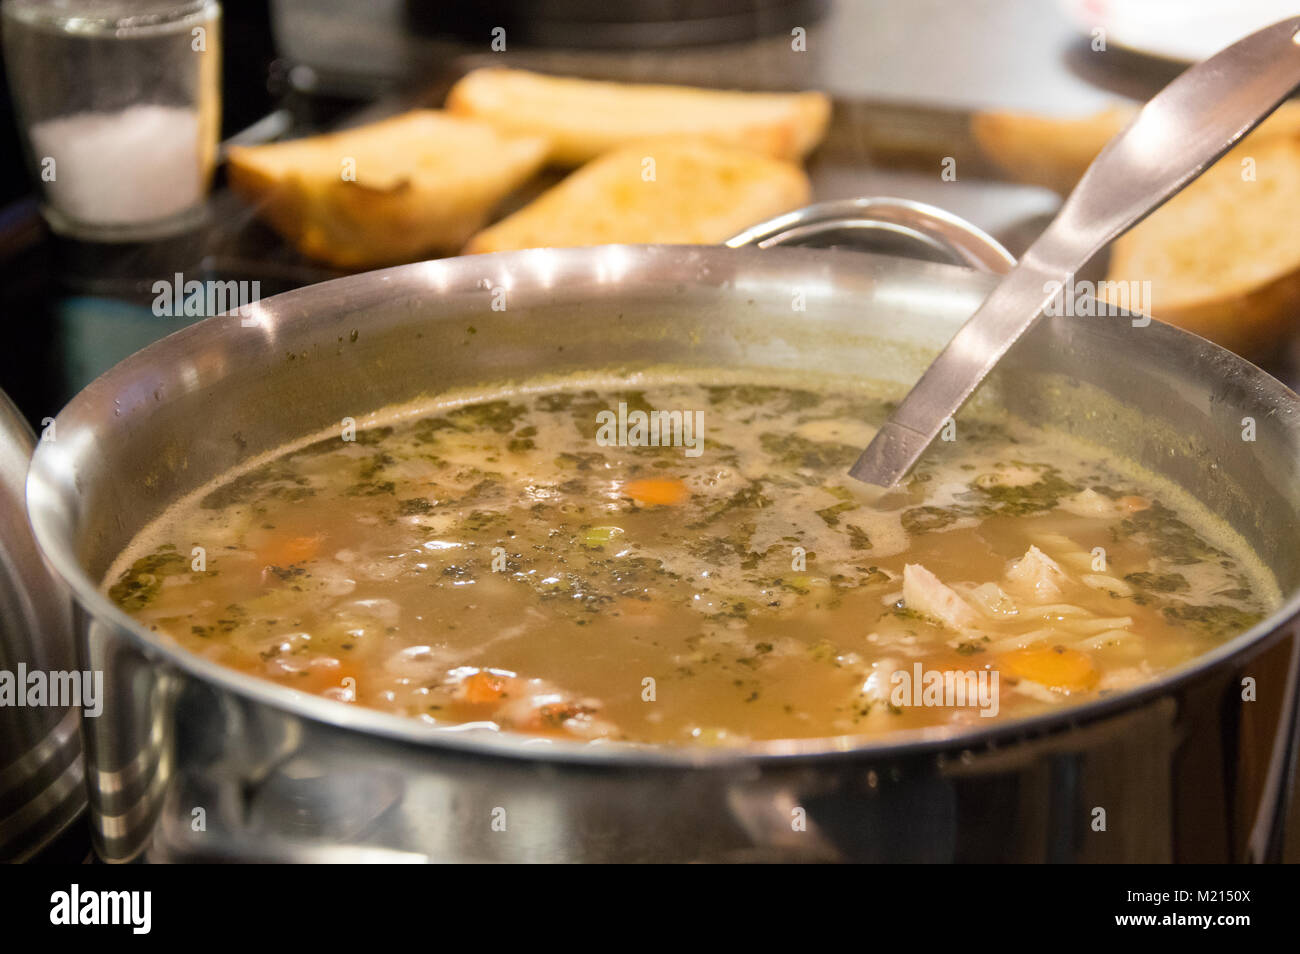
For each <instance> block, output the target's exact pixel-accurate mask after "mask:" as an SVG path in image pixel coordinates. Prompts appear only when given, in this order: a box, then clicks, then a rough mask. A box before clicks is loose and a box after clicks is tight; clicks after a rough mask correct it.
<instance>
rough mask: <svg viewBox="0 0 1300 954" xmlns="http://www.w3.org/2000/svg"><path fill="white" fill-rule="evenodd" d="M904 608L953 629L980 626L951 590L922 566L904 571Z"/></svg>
mask: <svg viewBox="0 0 1300 954" xmlns="http://www.w3.org/2000/svg"><path fill="white" fill-rule="evenodd" d="M903 604H904V605H905V606H906V607H907V608H908V609H910V610H915V611H916V612H918V613H923V614H925V615H926V616H931V617H933V618H934V619H937V620H938V621H939V622H941V623H943V624H944V625H945V626H949V627H951V628H953V629H963V628H966V627H970V626H975V625H976V624H978V623H979V621H980V618H979V615H978V614H977V613H976V612H975V610H973V609H971V607H970V604H968V603H967V602H966V601H965V600H963V599H962V598H961V597H960V596H958V595H957V594H956V592H955V591H953V590H952V589H951V588H949V587H947V586H945V585H944V584H943V583H942V582H940V580H939V578H938V577H937V576H935V575H934V574H933V573H931V572H930V571H929V570H927V569H926V568H925V567H923V566H921V564H919V563H908V564H907V565H906V566H904V567H903Z"/></svg>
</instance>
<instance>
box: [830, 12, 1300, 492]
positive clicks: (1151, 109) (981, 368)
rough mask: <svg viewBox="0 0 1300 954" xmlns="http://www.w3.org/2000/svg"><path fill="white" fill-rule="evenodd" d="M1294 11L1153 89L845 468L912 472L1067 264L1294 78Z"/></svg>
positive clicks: (878, 474)
mask: <svg viewBox="0 0 1300 954" xmlns="http://www.w3.org/2000/svg"><path fill="white" fill-rule="evenodd" d="M1297 31H1300V17H1292V18H1290V19H1288V20H1284V21H1282V22H1281V23H1275V24H1273V25H1272V26H1270V27H1265V28H1264V29H1262V30H1260V31H1258V32H1257V33H1252V34H1251V35H1250V36H1248V37H1246V38H1245V39H1243V40H1240V41H1238V42H1237V43H1234V44H1233V45H1232V46H1230V47H1228V48H1227V49H1225V50H1223V51H1221V52H1219V53H1217V54H1215V55H1214V56H1212V57H1210V58H1209V59H1208V60H1205V61H1204V62H1203V63H1199V64H1197V65H1196V66H1193V67H1191V68H1190V69H1188V70H1186V71H1185V72H1184V73H1183V74H1182V75H1181V76H1179V77H1178V78H1177V79H1176V80H1174V81H1173V82H1172V83H1170V84H1169V85H1168V86H1166V87H1165V88H1164V89H1163V90H1161V91H1160V92H1159V93H1157V94H1156V95H1155V96H1154V97H1153V98H1152V99H1151V101H1150V102H1148V103H1147V104H1146V106H1144V107H1143V108H1142V110H1141V112H1139V113H1138V115H1137V117H1136V118H1135V119H1134V120H1133V121H1132V122H1131V123H1130V124H1129V125H1128V126H1127V127H1126V128H1125V129H1124V131H1123V132H1121V133H1120V134H1119V135H1118V136H1116V137H1115V139H1113V140H1111V142H1110V143H1109V144H1108V145H1107V146H1106V148H1105V149H1103V150H1102V151H1101V153H1100V155H1098V156H1097V158H1096V159H1095V160H1094V161H1093V163H1092V165H1091V166H1089V167H1088V171H1087V172H1085V173H1084V175H1083V178H1082V179H1080V180H1079V184H1078V185H1077V186H1076V187H1075V189H1074V192H1072V193H1071V194H1070V197H1069V198H1068V199H1066V201H1065V205H1064V206H1063V207H1062V209H1061V212H1060V214H1059V215H1058V216H1057V217H1056V218H1055V219H1054V220H1053V221H1052V224H1051V225H1049V226H1048V228H1047V230H1046V231H1045V232H1044V233H1043V234H1042V235H1041V236H1039V238H1038V240H1037V241H1036V242H1034V244H1033V245H1031V246H1030V247H1029V249H1028V251H1026V252H1025V254H1024V255H1023V256H1022V257H1021V259H1020V262H1019V264H1017V265H1016V267H1015V268H1014V269H1012V270H1011V272H1010V273H1009V274H1008V275H1007V277H1006V278H1005V279H1003V281H1002V283H1001V284H1000V285H998V286H997V287H996V288H995V289H993V291H992V293H990V294H989V296H988V298H986V299H985V300H984V303H983V304H981V305H980V307H979V308H978V309H976V311H975V314H973V315H972V316H971V317H970V318H969V319H968V320H967V321H966V323H965V324H964V325H962V327H961V328H960V329H959V330H958V332H957V334H956V335H954V336H953V339H952V341H950V342H949V343H948V346H947V347H946V348H944V350H943V351H942V352H941V353H940V354H939V357H938V358H936V359H935V360H934V363H933V364H931V365H930V367H928V368H927V369H926V371H925V373H924V374H922V375H921V379H920V380H919V381H918V382H917V383H916V386H915V387H913V388H912V390H911V391H910V392H908V394H907V396H906V397H905V398H904V399H903V401H902V402H901V403H900V404H899V406H898V409H897V410H896V411H895V412H894V413H893V414H892V415H891V416H890V418H889V420H887V421H886V422H885V424H884V426H883V427H881V429H880V431H879V432H878V433H877V434H876V436H875V438H874V439H873V440H872V441H871V444H870V445H868V447H867V449H866V450H865V451H863V452H862V456H861V457H859V458H858V460H857V463H855V464H854V465H853V467H852V468H851V469H850V470H849V473H850V474H851V475H852V476H853V477H856V478H857V479H859V480H863V481H866V482H867V483H871V484H878V485H880V486H883V487H888V486H892V485H893V484H895V483H897V482H898V480H899V479H900V478H901V477H902V476H903V475H904V474H906V473H907V472H908V471H909V470H911V468H912V465H913V464H915V463H916V461H917V458H919V457H920V456H921V454H922V453H924V452H925V449H926V448H927V447H929V446H930V442H931V441H933V440H934V438H935V437H936V436H937V435H938V433H939V431H940V430H941V429H942V428H943V426H944V423H945V422H946V421H947V420H948V419H949V418H950V417H952V416H953V415H954V414H956V413H957V410H958V409H959V408H960V407H961V406H962V405H963V404H964V403H966V399H967V398H969V397H970V395H971V393H972V392H973V391H974V390H975V388H976V387H977V386H978V385H979V383H980V382H981V381H983V380H984V378H985V377H986V376H987V375H988V373H989V372H990V371H991V370H993V367H994V366H995V365H996V364H997V363H998V361H1000V360H1001V359H1002V356H1003V355H1005V354H1006V353H1007V351H1008V350H1009V349H1010V348H1011V346H1012V345H1013V344H1014V343H1015V342H1016V340H1017V339H1019V338H1020V336H1021V335H1023V334H1024V333H1025V332H1026V331H1027V330H1029V327H1030V326H1031V325H1032V324H1033V323H1034V322H1035V321H1036V320H1037V319H1038V317H1039V315H1040V314H1041V313H1042V311H1043V309H1044V308H1045V307H1046V306H1047V305H1048V303H1049V302H1051V301H1052V299H1053V298H1054V297H1055V296H1056V293H1057V290H1058V289H1059V288H1061V287H1063V286H1064V285H1066V284H1067V283H1068V281H1069V279H1070V276H1071V275H1072V274H1073V273H1074V272H1075V270H1076V269H1078V268H1080V267H1082V266H1083V265H1084V264H1086V263H1087V262H1088V260H1089V259H1090V258H1092V256H1093V255H1094V254H1096V253H1097V251H1099V250H1100V249H1101V248H1102V247H1103V246H1105V245H1106V244H1107V243H1108V242H1110V241H1112V240H1113V239H1114V238H1116V237H1117V236H1119V235H1120V234H1122V233H1123V232H1124V231H1125V230H1126V229H1128V228H1130V227H1131V226H1133V225H1134V224H1135V223H1137V222H1139V221H1140V220H1141V219H1143V218H1145V217H1146V216H1147V215H1149V214H1150V213H1151V212H1153V211H1155V210H1156V209H1157V208H1159V207H1160V206H1161V205H1162V204H1163V203H1164V202H1165V200H1167V199H1168V198H1169V197H1170V196H1172V195H1174V194H1175V193H1176V192H1178V191H1179V190H1180V189H1182V188H1183V187H1184V186H1186V185H1187V184H1188V183H1189V182H1191V181H1192V180H1193V179H1195V178H1196V177H1197V176H1198V175H1200V174H1201V173H1202V172H1203V171H1204V170H1205V168H1206V167H1207V166H1209V165H1210V164H1211V163H1213V162H1214V161H1215V160H1216V159H1218V158H1219V157H1220V156H1221V155H1223V153H1224V152H1226V151H1227V150H1228V149H1229V148H1231V147H1232V146H1233V145H1234V144H1235V143H1236V142H1237V141H1238V140H1239V139H1241V137H1242V136H1244V135H1245V134H1246V133H1248V132H1249V131H1250V130H1251V129H1253V128H1254V127H1255V126H1256V125H1258V124H1259V122H1260V121H1261V120H1263V119H1264V118H1265V117H1266V116H1268V114H1269V113H1271V112H1273V110H1274V109H1276V108H1277V106H1278V104H1279V103H1280V102H1281V101H1282V100H1283V99H1285V98H1286V97H1287V95H1288V94H1290V92H1291V91H1292V90H1293V89H1295V87H1296V86H1298V85H1300V43H1297Z"/></svg>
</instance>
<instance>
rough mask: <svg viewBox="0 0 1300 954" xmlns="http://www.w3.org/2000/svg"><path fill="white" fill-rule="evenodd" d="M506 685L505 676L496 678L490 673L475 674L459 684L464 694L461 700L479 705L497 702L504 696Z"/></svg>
mask: <svg viewBox="0 0 1300 954" xmlns="http://www.w3.org/2000/svg"><path fill="white" fill-rule="evenodd" d="M508 685H509V683H508V681H507V680H506V677H505V676H498V675H497V674H496V673H491V672H483V671H480V672H476V673H474V675H472V676H469V677H468V678H466V679H465V681H464V682H462V683H461V690H462V691H463V693H464V695H463V696H462V698H463V699H464V700H465V701H466V702H472V703H475V704H480V705H482V704H486V703H489V702H498V701H499V700H500V699H501V697H502V696H504V695H505V694H506V687H507V686H508Z"/></svg>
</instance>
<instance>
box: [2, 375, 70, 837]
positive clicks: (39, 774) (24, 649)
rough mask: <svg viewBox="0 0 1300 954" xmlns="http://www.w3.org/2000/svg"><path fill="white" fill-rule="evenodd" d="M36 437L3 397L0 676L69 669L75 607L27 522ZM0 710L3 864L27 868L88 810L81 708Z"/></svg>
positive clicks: (9, 703) (13, 704)
mask: <svg viewBox="0 0 1300 954" xmlns="http://www.w3.org/2000/svg"><path fill="white" fill-rule="evenodd" d="M35 447H36V438H35V436H34V435H33V434H32V430H31V428H30V427H29V426H28V425H27V421H26V420H24V419H23V416H22V415H21V414H20V413H19V412H18V409H17V408H16V407H14V405H13V402H12V401H10V400H9V397H8V396H7V395H6V394H4V392H0V678H5V677H6V676H7V678H9V679H12V680H14V682H13V683H12V684H11V685H14V686H15V687H16V686H17V684H18V683H19V682H23V683H25V682H26V679H25V675H26V674H27V673H30V672H39V673H50V672H72V671H74V670H75V669H76V668H77V667H76V665H75V658H76V656H75V652H74V649H73V639H72V612H71V611H72V603H71V598H70V596H69V594H68V591H67V590H66V589H65V588H64V587H63V584H62V583H61V582H59V581H58V580H57V579H55V578H54V577H53V576H52V575H51V574H50V573H49V572H47V571H46V569H45V564H44V562H43V561H42V559H41V555H40V552H39V551H38V550H37V548H36V541H35V540H34V539H32V531H31V527H30V525H29V524H28V522H27V508H26V505H25V501H24V487H25V483H26V480H27V464H28V461H29V460H30V458H31V454H32V451H33V450H34V449H35ZM18 701H19V698H18V696H17V695H16V696H15V698H14V699H13V700H6V701H5V702H4V704H0V862H3V861H24V860H26V859H28V858H31V857H33V856H35V855H36V854H38V853H39V852H40V851H41V850H42V849H43V848H45V847H46V846H47V845H49V844H50V843H51V842H52V841H53V840H54V839H55V838H56V837H58V835H59V834H60V832H62V831H63V830H64V829H65V828H67V826H68V825H69V824H71V823H72V822H73V821H74V820H75V819H76V818H77V817H78V816H79V815H80V814H81V812H82V811H83V810H84V809H85V807H86V792H85V788H84V779H83V777H82V763H81V735H80V723H81V711H80V710H79V709H77V708H75V707H71V706H62V705H50V704H48V703H43V704H41V705H37V706H33V705H19V704H17V703H18Z"/></svg>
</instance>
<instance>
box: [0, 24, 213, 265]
mask: <svg viewBox="0 0 1300 954" xmlns="http://www.w3.org/2000/svg"><path fill="white" fill-rule="evenodd" d="M3 12H4V18H5V22H4V41H5V63H6V67H7V70H8V73H9V85H10V87H11V89H12V90H13V97H14V102H15V106H16V109H17V112H18V119H19V124H20V127H21V129H22V131H23V133H24V138H25V144H26V147H27V150H28V159H29V162H30V165H31V168H32V170H33V173H34V175H35V176H36V179H37V181H38V182H39V184H40V188H41V191H42V198H43V204H42V209H43V211H44V213H45V217H46V219H47V220H48V221H49V223H50V225H51V226H52V227H53V228H54V229H55V230H56V231H59V232H62V233H65V234H69V235H73V236H76V237H78V238H83V239H89V240H97V241H135V240H144V239H153V238H160V237H163V236H166V235H170V234H175V233H176V232H179V231H183V230H185V229H188V228H192V227H193V226H194V225H196V224H197V223H198V222H199V221H201V219H202V214H203V208H204V202H205V199H206V195H207V192H208V188H209V185H210V183H211V179H212V172H213V168H214V166H215V162H216V153H217V140H218V136H219V133H220V113H221V109H220V96H221V91H220V76H221V65H220V63H221V47H220V32H219V31H220V17H221V12H220V6H219V5H218V4H217V3H216V2H215V0H192V2H174V0H173V2H152V0H143V2H141V0H132V2H127V0H53V2H49V0H46V2H38V0H4V3H3Z"/></svg>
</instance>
